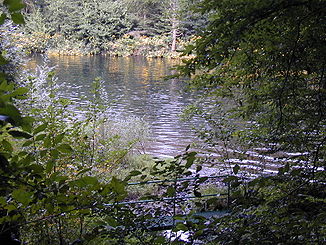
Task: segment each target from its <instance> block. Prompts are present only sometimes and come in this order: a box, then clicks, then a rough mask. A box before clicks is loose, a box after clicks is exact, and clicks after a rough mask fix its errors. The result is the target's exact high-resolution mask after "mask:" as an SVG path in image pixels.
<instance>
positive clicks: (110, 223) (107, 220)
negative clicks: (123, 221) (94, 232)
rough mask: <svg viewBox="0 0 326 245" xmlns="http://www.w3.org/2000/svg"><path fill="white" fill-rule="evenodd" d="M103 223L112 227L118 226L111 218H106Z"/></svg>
mask: <svg viewBox="0 0 326 245" xmlns="http://www.w3.org/2000/svg"><path fill="white" fill-rule="evenodd" d="M105 221H106V222H107V224H108V225H110V226H112V227H117V226H118V225H119V224H118V222H117V221H116V220H115V219H114V218H112V217H107V218H106V219H105Z"/></svg>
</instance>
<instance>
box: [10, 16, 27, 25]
mask: <svg viewBox="0 0 326 245" xmlns="http://www.w3.org/2000/svg"><path fill="white" fill-rule="evenodd" d="M11 19H12V21H13V22H14V23H15V24H25V21H24V16H23V15H22V14H21V13H12V14H11Z"/></svg>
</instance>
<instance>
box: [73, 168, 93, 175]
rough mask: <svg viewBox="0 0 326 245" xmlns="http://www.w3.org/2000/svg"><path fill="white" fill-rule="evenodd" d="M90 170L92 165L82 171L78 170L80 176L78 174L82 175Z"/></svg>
mask: <svg viewBox="0 0 326 245" xmlns="http://www.w3.org/2000/svg"><path fill="white" fill-rule="evenodd" d="M90 170H92V167H91V168H85V169H82V170H81V171H79V172H78V174H77V176H78V175H81V174H84V173H87V172H89V171H90Z"/></svg>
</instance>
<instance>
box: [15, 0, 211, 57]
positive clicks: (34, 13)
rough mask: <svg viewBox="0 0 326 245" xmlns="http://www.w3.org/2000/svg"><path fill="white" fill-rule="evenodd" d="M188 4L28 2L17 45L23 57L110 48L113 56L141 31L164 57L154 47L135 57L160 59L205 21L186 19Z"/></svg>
mask: <svg viewBox="0 0 326 245" xmlns="http://www.w3.org/2000/svg"><path fill="white" fill-rule="evenodd" d="M191 5H192V1H187V0H183V1H179V0H178V1H177V0H165V1H158V0H146V1H143V0H141V1H140V0H120V1H113V0H111V1H104V2H103V1H98V0H96V1H91V0H87V1H62V0H56V1H48V0H44V1H42V2H39V1H29V4H28V8H26V9H25V12H26V25H25V26H24V28H23V32H24V34H23V35H22V37H21V38H20V39H19V40H20V41H22V44H23V46H24V47H25V49H26V50H27V51H28V52H50V53H55V54H60V55H84V54H94V53H99V52H101V51H103V50H104V51H106V50H109V52H111V53H112V48H111V46H117V47H118V49H122V51H114V53H118V54H119V55H121V54H123V55H125V54H126V53H127V54H129V53H131V50H130V48H129V47H128V46H120V44H121V39H120V38H121V37H122V36H123V35H128V36H132V33H135V32H143V34H144V35H145V36H146V37H148V38H149V40H151V39H153V43H154V42H155V40H164V41H162V42H164V47H163V49H164V52H163V51H162V52H160V51H159V50H158V47H157V46H155V45H154V46H152V45H142V44H139V45H140V46H141V47H140V48H141V51H139V52H138V53H139V54H141V55H146V54H148V55H149V56H162V55H165V49H168V48H167V47H169V46H171V43H174V42H176V41H177V40H178V41H179V42H182V41H185V40H187V39H188V38H189V37H190V36H191V35H194V34H195V32H194V29H195V28H197V27H199V26H202V24H203V23H204V22H205V21H204V19H205V18H202V17H200V16H198V15H197V16H194V15H190V14H189V9H190V8H191ZM173 6H174V7H173ZM177 22H178V24H177V25H176V23H177ZM173 26H174V27H173ZM176 28H177V29H178V30H177V29H176ZM172 32H174V33H175V35H172V34H171V33H172ZM167 36H171V37H169V38H166V37H167ZM42 38H45V39H42ZM165 39H166V40H165ZM116 40H118V41H117V42H116ZM122 41H125V40H124V39H123V38H122ZM138 41H139V40H136V41H135V42H138ZM108 42H109V44H108ZM130 42H131V41H130ZM33 44H34V45H33ZM139 45H137V44H136V46H139ZM181 47H182V45H180V46H179V45H178V49H180V48H181ZM136 48H137V47H136ZM114 49H117V48H114ZM170 49H171V48H170ZM137 50H138V49H137ZM169 51H170V50H169ZM136 54H137V53H136Z"/></svg>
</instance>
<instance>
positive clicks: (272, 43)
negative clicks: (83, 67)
mask: <svg viewBox="0 0 326 245" xmlns="http://www.w3.org/2000/svg"><path fill="white" fill-rule="evenodd" d="M0 4H1V5H0V9H1V16H0V33H1V36H0V49H1V53H0V127H1V130H0V132H1V133H0V141H1V145H0V242H1V244H60V245H65V244H325V242H326V188H325V184H326V171H325V168H326V164H325V156H326V146H325V142H326V79H325V65H326V64H325V61H326V48H325V44H326V2H325V1H324V0H274V1H270V0H219V1H216V0H193V1H192V0H108V1H98V0H85V1H72V0H66V1H64V0H52V1H48V0H41V1H34V0H24V1H22V0H3V1H0ZM33 53H43V54H47V55H76V56H77V55H96V54H108V55H112V56H145V57H147V58H153V57H156V58H157V59H161V58H163V57H165V58H175V59H179V60H180V64H179V65H177V66H176V67H175V68H174V73H173V75H171V76H169V77H167V78H166V79H179V78H187V79H183V80H181V81H183V82H184V83H186V89H187V90H188V91H196V93H197V94H198V95H199V96H197V97H196V100H195V101H194V102H193V103H192V104H191V105H189V106H188V107H187V109H186V110H185V112H184V114H183V118H184V120H190V118H194V117H196V118H200V119H201V121H202V122H204V126H203V125H199V126H198V125H197V128H196V133H197V137H198V138H200V139H201V140H202V141H203V142H205V145H206V147H207V148H206V151H204V152H203V153H202V152H198V151H193V150H192V147H191V146H190V145H189V146H188V147H187V148H186V149H185V151H183V152H181V153H180V154H179V155H177V156H175V157H174V158H172V159H160V158H155V157H151V156H147V155H141V156H134V155H133V154H132V151H133V149H135V147H137V146H138V145H139V144H142V142H143V137H144V131H146V129H145V126H144V125H143V124H142V122H141V121H135V122H131V123H128V122H113V121H112V120H110V118H108V116H107V114H106V112H105V108H106V107H107V103H110V101H107V99H106V98H107V94H106V93H107V92H106V91H105V90H104V89H103V81H102V80H101V79H100V78H97V79H94V81H93V82H92V88H91V93H92V97H91V98H90V99H88V100H87V101H85V108H84V109H82V110H84V115H85V116H84V117H83V118H78V117H77V116H76V114H75V112H73V111H71V110H70V109H69V108H70V105H71V103H73V102H72V101H70V100H68V99H66V98H62V97H60V96H59V94H58V84H57V80H56V75H55V70H54V69H52V68H50V67H47V66H43V67H42V69H41V71H42V72H39V73H37V74H31V73H29V72H27V71H26V69H25V66H24V64H25V62H26V59H27V58H28V56H29V55H31V54H33ZM131 129H132V130H131ZM212 149H214V150H215V151H216V152H218V153H219V154H218V157H209V156H208V154H207V152H208V151H212ZM231 149H232V150H231ZM253 152H255V153H256V152H259V153H261V152H263V153H264V154H265V156H268V159H273V161H272V162H271V164H270V165H271V166H272V168H273V171H270V172H263V171H262V172H260V171H258V170H257V171H255V175H254V177H248V176H249V175H248V171H247V170H246V168H247V167H246V166H245V165H244V163H250V164H260V165H259V169H260V168H263V167H264V166H263V165H264V164H265V163H263V162H259V163H258V161H257V160H256V159H257V155H254V156H253V154H252V153H253ZM235 157H237V159H239V161H237V162H232V161H231V160H232V159H234V158H235ZM208 166H210V167H216V166H222V167H223V168H224V167H225V168H227V169H228V171H227V175H218V174H217V175H216V176H214V177H207V176H206V177H205V176H202V175H200V172H201V171H202V170H203V169H205V168H207V167H208ZM213 187H214V191H213V193H214V194H212V192H209V190H210V189H212V188H213ZM185 197H191V200H189V201H186V202H185V201H183V200H184V198H185ZM157 203H159V204H157ZM203 213H205V214H207V213H213V214H215V215H212V216H209V217H207V216H205V215H204V214H203ZM162 227H163V228H164V229H163V228H162ZM164 230H165V231H164Z"/></svg>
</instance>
